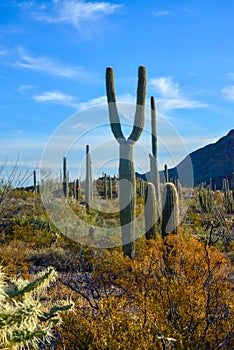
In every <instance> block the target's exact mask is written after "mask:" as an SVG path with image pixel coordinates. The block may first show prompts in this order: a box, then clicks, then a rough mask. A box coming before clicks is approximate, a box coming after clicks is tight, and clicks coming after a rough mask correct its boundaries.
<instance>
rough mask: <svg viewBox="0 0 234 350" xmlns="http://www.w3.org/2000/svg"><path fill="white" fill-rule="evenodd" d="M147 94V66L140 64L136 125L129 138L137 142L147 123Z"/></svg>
mask: <svg viewBox="0 0 234 350" xmlns="http://www.w3.org/2000/svg"><path fill="white" fill-rule="evenodd" d="M145 96H146V68H145V67H144V66H140V67H139V69H138V85H137V104H136V112H135V118H134V126H133V130H132V132H131V135H130V136H129V137H128V140H129V141H131V142H134V143H135V142H136V141H137V140H138V139H139V138H140V136H141V133H142V131H143V128H144V123H145V117H144V115H145Z"/></svg>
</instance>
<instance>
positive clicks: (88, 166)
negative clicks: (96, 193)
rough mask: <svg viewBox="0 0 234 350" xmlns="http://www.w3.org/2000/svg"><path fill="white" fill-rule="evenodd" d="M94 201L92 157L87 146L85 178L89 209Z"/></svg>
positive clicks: (86, 201)
mask: <svg viewBox="0 0 234 350" xmlns="http://www.w3.org/2000/svg"><path fill="white" fill-rule="evenodd" d="M91 199H92V173H91V157H90V153H89V145H86V178H85V203H86V208H89V206H90V202H91Z"/></svg>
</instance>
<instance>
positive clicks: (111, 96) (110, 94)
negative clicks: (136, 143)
mask: <svg viewBox="0 0 234 350" xmlns="http://www.w3.org/2000/svg"><path fill="white" fill-rule="evenodd" d="M106 94H107V102H108V109H109V119H110V125H111V130H112V132H113V134H114V137H115V138H116V140H117V141H118V142H119V143H121V142H122V141H123V140H125V137H124V135H123V132H122V129H121V125H120V119H119V113H118V109H117V106H116V96H115V84H114V70H113V68H112V67H108V68H107V69H106Z"/></svg>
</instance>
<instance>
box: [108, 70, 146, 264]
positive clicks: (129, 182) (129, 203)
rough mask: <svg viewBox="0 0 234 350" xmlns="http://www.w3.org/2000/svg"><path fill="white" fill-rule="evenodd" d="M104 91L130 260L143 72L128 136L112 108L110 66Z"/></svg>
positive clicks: (139, 75)
mask: <svg viewBox="0 0 234 350" xmlns="http://www.w3.org/2000/svg"><path fill="white" fill-rule="evenodd" d="M106 92H107V100H108V109H109V119H110V125H111V130H112V132H113V135H114V137H115V138H116V140H117V142H118V143H119V147H120V157H119V158H120V159H119V180H120V182H119V204H120V223H121V228H122V246H123V251H124V254H125V255H127V256H129V257H130V258H131V259H133V258H134V255H135V243H134V241H135V227H134V218H135V209H136V179H135V171H134V162H133V146H134V144H135V143H136V142H137V141H138V139H139V138H140V136H141V133H142V131H143V127H144V121H145V116H144V113H145V95H146V69H145V67H142V66H141V67H139V70H138V87H137V105H136V112H135V118H134V126H133V129H132V132H131V134H130V136H129V137H128V138H127V139H126V138H125V137H124V135H123V132H122V128H121V124H120V119H119V114H118V110H117V106H116V96H115V88H114V72H113V69H112V68H111V67H109V68H107V70H106Z"/></svg>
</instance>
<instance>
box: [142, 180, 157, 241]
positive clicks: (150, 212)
mask: <svg viewBox="0 0 234 350" xmlns="http://www.w3.org/2000/svg"><path fill="white" fill-rule="evenodd" d="M155 192H156V191H155V186H154V184H153V183H151V182H148V184H147V185H146V191H145V211H144V214H145V236H146V239H152V238H156V234H157V221H158V211H157V204H156V193H155Z"/></svg>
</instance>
